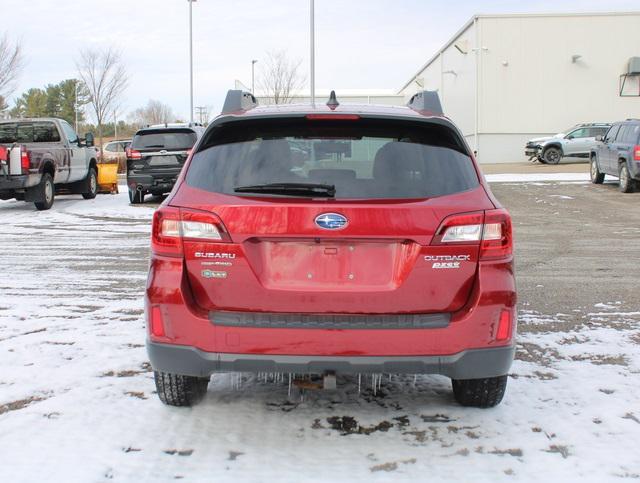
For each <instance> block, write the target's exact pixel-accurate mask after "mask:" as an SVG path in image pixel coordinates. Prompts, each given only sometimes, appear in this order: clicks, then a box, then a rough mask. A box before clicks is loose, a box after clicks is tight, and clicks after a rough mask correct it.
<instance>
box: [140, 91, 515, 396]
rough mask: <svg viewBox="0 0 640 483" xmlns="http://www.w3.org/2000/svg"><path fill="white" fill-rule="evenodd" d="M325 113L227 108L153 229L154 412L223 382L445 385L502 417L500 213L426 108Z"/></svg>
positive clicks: (236, 102)
mask: <svg viewBox="0 0 640 483" xmlns="http://www.w3.org/2000/svg"><path fill="white" fill-rule="evenodd" d="M333 101H335V102H331V103H328V105H327V106H324V105H320V104H316V105H313V106H312V105H288V106H286V109H283V108H282V107H279V106H276V107H274V106H266V107H257V106H256V103H255V99H254V97H253V96H252V95H251V94H248V93H241V92H240V91H229V94H228V95H227V101H226V102H225V105H224V109H223V114H222V115H221V116H218V117H217V118H216V119H215V120H214V121H213V122H212V123H211V124H210V125H209V127H208V128H207V130H206V132H205V134H204V135H203V137H202V138H201V139H200V141H199V142H198V143H197V144H196V146H195V147H194V153H193V155H192V157H191V158H190V160H189V161H187V164H186V165H185V167H184V169H183V170H182V173H181V174H180V176H179V178H178V181H177V184H176V187H175V189H174V190H173V191H172V192H171V194H170V195H169V196H168V197H167V198H166V199H165V201H164V202H163V203H162V205H161V206H160V208H159V209H158V210H157V211H156V212H155V214H154V218H153V226H152V236H151V251H152V253H151V263H150V268H149V277H148V282H147V287H146V292H145V307H146V317H147V324H148V340H147V350H148V354H149V358H150V361H151V364H152V367H153V369H154V374H155V382H156V387H157V392H158V395H159V397H160V399H161V400H162V401H163V402H164V403H166V404H169V405H174V406H188V405H191V404H193V403H195V402H197V401H198V400H199V399H200V398H201V397H202V396H203V395H204V394H205V392H206V389H207V383H208V381H209V378H210V376H211V375H212V374H213V373H217V372H221V371H222V372H228V371H255V372H274V373H285V374H286V373H288V374H289V381H291V379H292V375H293V374H297V375H300V374H317V375H318V377H322V378H323V381H324V383H325V386H332V385H333V384H332V383H335V374H342V373H352V374H363V373H364V374H367V373H373V374H379V373H410V374H417V373H429V374H442V375H445V376H448V377H450V378H451V379H452V381H453V382H452V385H453V394H454V396H455V398H456V400H457V401H458V402H459V403H460V404H462V405H465V406H478V407H490V406H494V405H496V404H498V403H499V402H500V401H501V399H502V397H503V394H504V392H505V388H506V384H507V373H508V371H509V367H510V366H511V363H512V360H513V355H514V334H515V331H516V285H515V279H514V271H513V238H512V233H511V218H510V216H509V214H508V213H507V211H506V210H505V209H504V208H502V206H501V205H500V203H499V202H498V201H497V200H496V199H495V198H494V197H493V195H492V194H491V191H490V189H489V186H488V185H487V183H486V182H485V180H484V178H483V177H482V175H481V174H480V171H479V169H478V166H477V165H476V164H475V161H474V159H473V156H472V153H471V150H470V149H469V146H468V145H467V144H466V142H465V139H464V136H463V135H462V134H461V132H460V131H459V130H458V129H457V128H456V126H455V125H454V124H453V123H452V121H451V120H449V119H448V118H446V117H444V115H443V114H442V111H441V107H440V102H439V100H438V99H437V94H436V93H433V92H431V93H430V92H424V93H419V94H416V95H415V96H414V97H413V98H412V99H411V102H410V104H409V107H400V108H399V107H396V106H394V107H389V106H386V107H385V106H371V105H365V106H340V105H339V104H338V102H337V100H336V99H335V98H334V99H333ZM305 143H306V144H310V145H313V147H314V149H313V150H314V151H315V152H316V153H320V154H316V155H311V152H310V151H308V150H307V149H305V148H304V147H303V146H301V144H305ZM134 145H135V140H134ZM293 147H295V148H296V152H307V153H308V155H307V156H306V159H305V157H304V156H299V155H295V156H294V154H293V151H294V150H293V149H292V148H293Z"/></svg>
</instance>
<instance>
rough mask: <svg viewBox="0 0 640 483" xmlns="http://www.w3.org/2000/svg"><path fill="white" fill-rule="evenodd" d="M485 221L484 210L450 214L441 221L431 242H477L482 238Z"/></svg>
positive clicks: (433, 243)
mask: <svg viewBox="0 0 640 483" xmlns="http://www.w3.org/2000/svg"><path fill="white" fill-rule="evenodd" d="M483 223H484V213H483V212H482V211H477V212H473V213H462V214H459V215H451V216H448V217H446V218H445V219H444V221H443V222H442V223H440V227H439V228H438V229H437V230H436V234H435V235H434V237H433V241H432V242H431V244H432V245H442V244H449V243H452V244H469V243H471V244H477V243H478V242H480V239H481V238H482V224H483Z"/></svg>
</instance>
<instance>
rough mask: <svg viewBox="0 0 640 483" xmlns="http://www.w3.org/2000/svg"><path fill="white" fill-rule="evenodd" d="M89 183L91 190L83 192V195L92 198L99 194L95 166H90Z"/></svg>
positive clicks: (85, 197)
mask: <svg viewBox="0 0 640 483" xmlns="http://www.w3.org/2000/svg"><path fill="white" fill-rule="evenodd" d="M87 185H88V188H89V191H87V192H86V193H82V197H83V198H84V199H85V200H92V199H94V198H95V197H96V195H97V194H98V175H97V174H96V170H95V169H94V168H89V174H88V175H87Z"/></svg>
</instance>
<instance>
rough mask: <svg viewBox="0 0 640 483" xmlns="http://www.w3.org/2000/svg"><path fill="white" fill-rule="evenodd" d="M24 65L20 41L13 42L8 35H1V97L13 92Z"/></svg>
mask: <svg viewBox="0 0 640 483" xmlns="http://www.w3.org/2000/svg"><path fill="white" fill-rule="evenodd" d="M22 67H23V59H22V48H21V47H20V43H19V42H16V43H15V44H12V43H11V41H9V37H7V35H6V34H5V35H3V36H1V37H0V98H2V99H3V100H4V99H6V98H7V97H9V96H10V95H11V94H13V90H14V89H15V82H16V79H17V78H18V76H19V75H20V72H21V71H22Z"/></svg>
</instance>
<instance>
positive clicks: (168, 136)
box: [126, 123, 204, 204]
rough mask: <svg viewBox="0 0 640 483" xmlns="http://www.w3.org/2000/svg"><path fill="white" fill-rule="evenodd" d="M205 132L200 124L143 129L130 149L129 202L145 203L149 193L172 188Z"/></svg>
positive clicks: (128, 156)
mask: <svg viewBox="0 0 640 483" xmlns="http://www.w3.org/2000/svg"><path fill="white" fill-rule="evenodd" d="M203 132H204V127H202V125H200V124H196V123H190V124H161V125H156V126H149V127H146V128H144V129H140V130H139V131H138V132H137V133H136V134H135V136H134V137H133V140H132V141H131V146H129V147H128V148H127V150H126V154H127V185H128V187H129V201H130V202H131V203H132V204H137V203H143V202H144V196H145V195H146V194H148V193H151V194H152V195H162V194H164V193H168V192H169V191H171V189H172V188H173V185H174V184H175V182H176V179H177V178H178V175H179V174H180V170H181V169H182V166H183V165H184V162H185V161H186V160H187V157H188V156H189V153H190V152H191V148H193V145H194V144H195V143H196V141H197V140H198V139H199V138H200V136H201V135H202V133H203Z"/></svg>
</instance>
